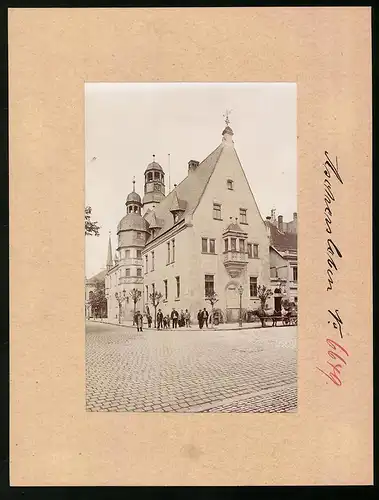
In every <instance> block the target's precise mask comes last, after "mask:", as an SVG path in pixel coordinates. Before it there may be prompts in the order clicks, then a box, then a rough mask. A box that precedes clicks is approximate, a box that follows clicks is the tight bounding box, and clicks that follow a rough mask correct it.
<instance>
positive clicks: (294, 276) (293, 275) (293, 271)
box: [292, 267, 297, 281]
mask: <svg viewBox="0 0 379 500" xmlns="http://www.w3.org/2000/svg"><path fill="white" fill-rule="evenodd" d="M292 278H293V281H297V267H293V268H292Z"/></svg>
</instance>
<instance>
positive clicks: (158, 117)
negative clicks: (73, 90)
mask: <svg viewBox="0 0 379 500" xmlns="http://www.w3.org/2000/svg"><path fill="white" fill-rule="evenodd" d="M227 109H228V110H231V113H230V114H229V120H230V127H231V128H232V129H233V132H234V136H233V140H234V146H235V148H236V151H237V153H238V156H239V158H240V160H241V163H242V166H243V168H244V171H245V173H246V176H247V178H248V180H249V183H250V186H251V188H252V191H253V193H254V196H255V199H256V202H257V204H258V207H259V210H260V212H261V215H262V217H263V218H265V217H266V216H267V215H270V211H271V209H272V208H275V209H276V215H283V217H284V221H289V220H292V218H293V212H297V154H296V137H297V131H296V84H295V83H86V85H85V162H86V169H85V170H86V172H85V190H86V191H85V198H86V205H90V206H91V207H92V214H93V220H95V221H97V222H98V223H99V225H100V227H101V229H100V236H99V237H95V236H86V277H87V278H89V277H91V276H93V275H94V274H96V273H98V272H100V271H101V270H102V269H104V268H105V264H106V257H107V249H108V237H109V231H111V238H112V248H113V253H114V251H115V249H116V243H117V235H116V227H117V224H118V222H119V221H120V219H121V218H122V217H123V216H124V215H125V200H126V197H127V195H128V194H129V193H130V192H131V191H132V188H133V185H132V180H133V176H135V180H136V191H137V192H138V193H139V194H140V195H141V198H142V196H143V183H144V175H143V174H144V171H145V169H146V166H147V165H148V163H150V162H151V161H152V158H153V155H155V159H156V161H157V162H158V163H160V165H161V166H162V168H163V169H164V171H165V173H166V176H165V180H166V194H167V192H168V183H169V182H168V181H169V178H170V183H171V188H173V186H174V184H179V182H180V181H181V180H182V179H183V178H184V177H185V176H186V175H187V170H188V161H189V160H191V159H193V160H198V161H200V162H201V161H202V160H203V159H204V158H206V157H207V156H208V154H209V153H211V152H212V151H213V150H214V149H215V148H216V147H217V146H218V145H219V144H220V142H221V139H222V135H221V134H222V131H223V129H224V128H225V121H224V120H225V117H224V115H225V111H226V110H227ZM168 154H170V171H168V164H169V162H168Z"/></svg>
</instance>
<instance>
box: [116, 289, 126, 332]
mask: <svg viewBox="0 0 379 500" xmlns="http://www.w3.org/2000/svg"><path fill="white" fill-rule="evenodd" d="M115 297H116V300H117V302H118V322H119V324H121V307H122V303H123V302H124V301H125V299H126V291H125V290H123V291H122V295H121V294H120V293H118V292H116V293H115Z"/></svg>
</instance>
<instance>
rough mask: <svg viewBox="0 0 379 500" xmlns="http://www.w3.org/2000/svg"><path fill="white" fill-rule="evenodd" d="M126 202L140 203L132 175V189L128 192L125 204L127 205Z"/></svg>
mask: <svg viewBox="0 0 379 500" xmlns="http://www.w3.org/2000/svg"><path fill="white" fill-rule="evenodd" d="M128 203H138V204H142V201H141V196H140V195H139V194H138V193H136V181H135V179H134V177H133V191H132V192H131V193H129V194H128V196H127V198H126V203H125V205H128Z"/></svg>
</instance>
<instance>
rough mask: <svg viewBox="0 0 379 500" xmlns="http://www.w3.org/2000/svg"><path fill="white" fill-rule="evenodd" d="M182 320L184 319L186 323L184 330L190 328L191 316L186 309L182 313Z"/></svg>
mask: <svg viewBox="0 0 379 500" xmlns="http://www.w3.org/2000/svg"><path fill="white" fill-rule="evenodd" d="M184 319H185V322H186V328H191V321H190V320H191V315H190V313H189V312H188V309H186V312H185V313H184Z"/></svg>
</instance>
